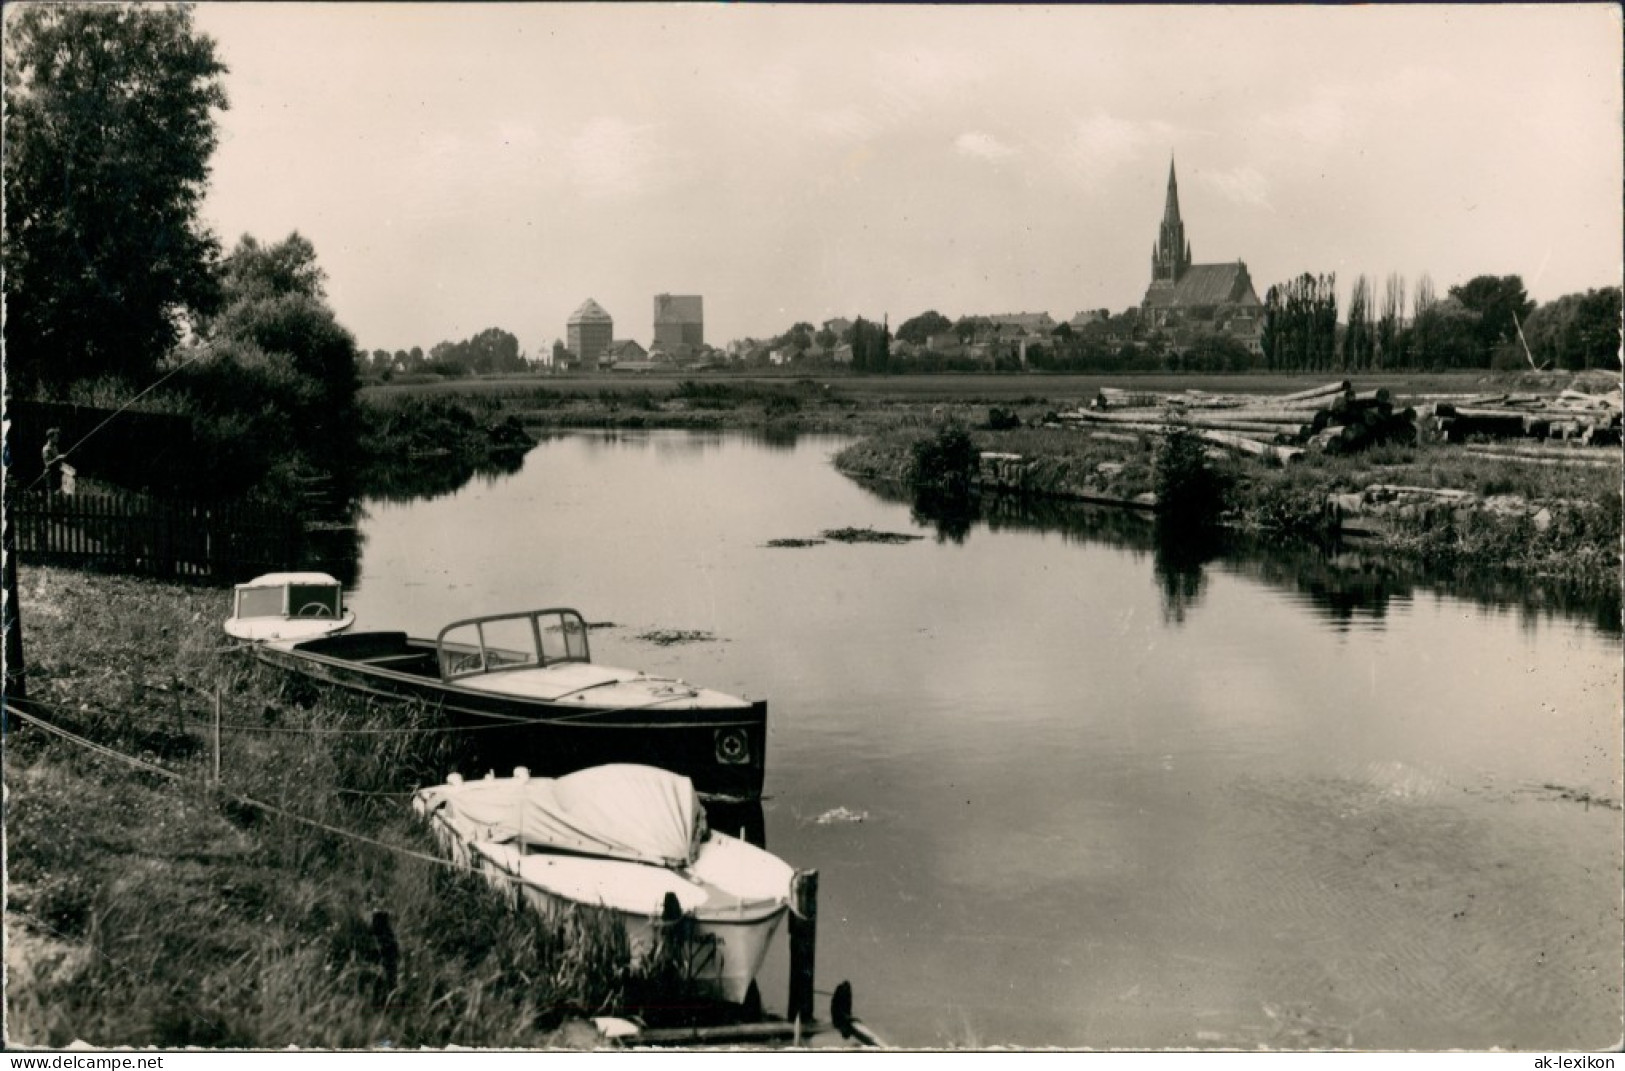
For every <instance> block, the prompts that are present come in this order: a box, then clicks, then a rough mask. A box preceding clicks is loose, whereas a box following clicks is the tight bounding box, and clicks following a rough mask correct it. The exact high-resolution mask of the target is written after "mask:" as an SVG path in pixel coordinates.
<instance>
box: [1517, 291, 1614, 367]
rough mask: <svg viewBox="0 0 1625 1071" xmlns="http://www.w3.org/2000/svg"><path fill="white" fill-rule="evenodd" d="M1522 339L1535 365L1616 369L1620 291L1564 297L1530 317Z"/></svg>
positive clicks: (1542, 307)
mask: <svg viewBox="0 0 1625 1071" xmlns="http://www.w3.org/2000/svg"><path fill="white" fill-rule="evenodd" d="M1523 332H1524V337H1525V339H1526V340H1527V341H1528V343H1529V350H1530V353H1531V354H1533V356H1534V358H1535V362H1536V363H1537V364H1548V365H1550V366H1551V367H1554V368H1564V369H1569V370H1571V371H1578V370H1580V369H1583V368H1617V367H1618V366H1619V360H1620V288H1619V287H1617V286H1611V287H1606V288H1604V289H1601V290H1588V291H1586V292H1585V293H1584V294H1565V295H1564V296H1562V297H1560V298H1558V299H1557V300H1556V301H1549V302H1547V303H1546V304H1544V305H1542V306H1540V307H1539V308H1537V309H1535V311H1534V312H1532V313H1530V314H1529V319H1528V320H1527V321H1526V322H1525V323H1524V325H1523Z"/></svg>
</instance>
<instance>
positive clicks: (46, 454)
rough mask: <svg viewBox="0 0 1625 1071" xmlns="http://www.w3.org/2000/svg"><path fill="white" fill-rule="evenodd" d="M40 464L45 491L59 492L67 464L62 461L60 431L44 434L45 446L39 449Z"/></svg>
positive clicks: (55, 429) (52, 429)
mask: <svg viewBox="0 0 1625 1071" xmlns="http://www.w3.org/2000/svg"><path fill="white" fill-rule="evenodd" d="M40 464H41V465H42V466H43V467H44V469H45V490H47V491H49V492H51V493H52V494H55V493H56V492H58V491H61V490H62V489H63V488H62V477H63V469H64V468H65V467H66V465H67V462H65V461H63V460H62V429H61V428H51V429H49V430H48V431H46V433H45V445H44V446H42V447H40Z"/></svg>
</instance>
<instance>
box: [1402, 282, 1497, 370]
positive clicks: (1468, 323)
mask: <svg viewBox="0 0 1625 1071" xmlns="http://www.w3.org/2000/svg"><path fill="white" fill-rule="evenodd" d="M1479 319H1480V317H1479V314H1478V313H1476V312H1474V311H1473V310H1472V309H1469V308H1467V307H1466V306H1465V305H1463V304H1462V303H1461V302H1460V301H1458V300H1456V299H1455V298H1445V299H1444V300H1443V301H1435V302H1433V303H1432V304H1431V305H1428V306H1426V307H1425V308H1424V309H1423V311H1422V312H1421V314H1420V315H1418V316H1417V317H1416V322H1415V323H1413V324H1412V325H1411V331H1410V347H1411V352H1412V354H1413V355H1414V359H1415V361H1416V363H1418V364H1420V365H1422V366H1424V367H1428V368H1474V367H1479V360H1480V357H1481V353H1480V349H1479V331H1480V328H1479Z"/></svg>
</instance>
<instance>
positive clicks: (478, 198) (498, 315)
mask: <svg viewBox="0 0 1625 1071" xmlns="http://www.w3.org/2000/svg"><path fill="white" fill-rule="evenodd" d="M196 24H197V28H198V29H199V30H201V31H202V32H204V33H206V34H208V35H209V36H211V37H213V38H214V39H215V41H216V42H217V46H218V52H219V55H220V57H221V59H222V60H223V61H224V62H225V63H226V65H227V66H228V68H229V73H228V74H227V75H226V76H225V86H226V91H227V94H228V96H229V97H230V102H231V103H230V108H229V109H228V110H227V111H225V112H223V113H221V114H220V115H219V122H220V145H219V148H218V150H217V152H216V154H215V157H214V161H213V173H212V176H211V185H210V191H209V195H208V198H207V201H206V203H205V210H204V214H205V221H206V223H207V224H208V225H209V226H211V227H212V228H213V229H214V230H215V231H216V233H217V234H218V235H219V236H220V237H221V239H222V241H223V242H224V243H225V244H226V246H227V247H228V248H229V247H230V246H231V245H232V244H234V243H235V242H236V240H237V238H238V237H239V236H241V235H242V234H245V233H248V234H253V235H254V236H255V237H256V238H259V239H260V240H261V241H276V240H279V239H281V238H283V237H286V236H287V234H288V233H290V232H292V231H296V230H297V231H298V232H299V233H301V234H303V235H304V236H305V237H306V238H308V239H310V240H311V242H312V243H313V244H314V246H315V248H316V252H317V256H318V259H319V261H320V263H321V265H322V267H323V268H324V270H325V271H326V273H327V278H328V296H329V298H330V300H331V302H332V304H333V306H334V309H335V311H336V313H337V314H338V317H339V320H340V321H341V322H342V323H344V325H345V326H346V327H348V328H349V329H350V330H351V331H352V332H353V333H354V334H355V335H356V338H357V342H358V343H359V344H360V345H361V346H362V347H363V348H365V349H368V350H371V349H378V348H382V349H387V350H391V351H393V350H396V349H410V348H411V347H412V346H422V347H423V348H424V349H425V350H428V349H429V348H430V347H431V346H433V345H434V344H435V343H437V342H440V341H457V340H461V339H465V338H468V337H470V336H472V335H474V334H475V333H477V332H479V331H481V330H483V329H485V328H488V327H500V328H502V329H503V330H506V331H510V332H512V333H513V334H515V335H517V336H518V338H519V341H520V345H521V346H522V347H523V348H524V350H525V351H526V352H527V353H529V354H532V355H536V354H539V353H541V352H544V351H546V350H547V349H548V348H549V347H550V346H551V344H552V342H553V340H554V339H557V338H563V337H564V336H565V330H566V322H567V320H568V318H569V316H570V314H571V313H572V312H573V311H574V310H575V309H576V308H577V307H579V306H580V305H581V304H582V303H583V302H584V301H586V300H587V299H588V298H592V299H594V300H596V301H597V302H598V303H599V304H600V305H602V306H603V307H604V308H605V309H606V310H608V312H609V313H610V314H611V315H612V316H613V317H614V320H615V337H616V338H631V339H635V340H637V341H639V342H641V343H643V344H644V345H648V344H649V342H650V340H651V337H652V335H653V302H654V296H655V295H656V294H659V293H673V294H698V295H701V296H702V297H703V299H704V308H705V338H706V341H707V342H709V343H712V344H714V345H722V344H725V343H726V342H728V341H729V340H731V339H735V338H741V337H745V336H754V337H759V338H760V337H771V336H772V335H776V334H779V333H781V332H783V331H784V330H786V329H787V328H788V327H790V326H791V325H792V324H793V323H795V322H797V321H802V320H805V321H808V322H812V323H814V324H817V323H820V322H822V321H823V320H826V319H831V318H834V317H837V316H844V317H846V318H849V319H850V318H855V317H856V316H859V315H862V316H865V317H867V318H870V319H879V318H881V317H882V316H885V317H889V319H890V322H891V324H892V326H893V327H894V328H895V327H896V326H897V325H899V324H900V323H902V322H903V321H904V320H906V319H908V318H909V317H912V316H915V315H918V314H919V313H921V312H923V311H925V310H927V309H935V310H937V311H939V312H941V313H943V314H945V315H947V316H948V317H949V318H951V319H957V318H958V317H960V316H963V315H970V314H990V313H1001V312H1023V311H1032V312H1038V311H1045V312H1049V313H1050V314H1051V315H1052V316H1054V317H1055V318H1056V319H1058V320H1059V319H1067V318H1070V317H1071V316H1072V315H1073V314H1074V313H1076V312H1078V311H1080V310H1083V309H1095V308H1107V309H1110V310H1112V311H1114V312H1115V311H1121V310H1122V309H1125V308H1127V307H1129V306H1131V305H1136V304H1138V303H1139V301H1140V298H1141V297H1142V295H1143V294H1144V291H1145V286H1146V283H1147V282H1148V281H1149V277H1150V256H1151V247H1152V245H1153V243H1154V241H1155V238H1156V234H1157V225H1158V223H1159V221H1160V219H1161V217H1162V211H1163V202H1164V198H1165V193H1166V188H1167V178H1168V168H1169V163H1170V160H1173V161H1175V166H1176V167H1177V170H1178V179H1179V199H1180V208H1181V213H1182V216H1183V218H1184V221H1185V231H1186V236H1187V237H1188V238H1189V239H1190V242H1191V246H1192V252H1193V254H1194V259H1195V261H1196V262H1197V263H1215V262H1224V261H1234V260H1238V259H1239V260H1242V261H1245V262H1246V264H1247V266H1248V268H1249V270H1250V272H1251V275H1252V278H1253V280H1254V282H1255V285H1256V288H1257V289H1258V291H1259V293H1260V295H1262V294H1263V292H1264V290H1265V289H1266V288H1267V287H1268V286H1269V285H1270V284H1272V283H1275V282H1280V281H1283V280H1285V279H1288V278H1290V277H1293V276H1295V275H1298V274H1301V273H1302V272H1305V271H1309V272H1315V273H1322V272H1336V273H1337V276H1338V280H1339V284H1340V288H1341V289H1342V291H1343V292H1344V294H1345V296H1346V294H1347V290H1348V286H1349V283H1350V282H1351V281H1352V280H1353V279H1354V278H1355V277H1356V276H1358V275H1360V274H1362V273H1363V274H1366V275H1370V276H1372V277H1373V278H1374V279H1381V278H1383V277H1385V276H1387V275H1389V274H1391V273H1399V274H1401V275H1403V276H1404V277H1405V278H1406V279H1407V281H1408V282H1409V284H1410V286H1411V287H1412V288H1413V289H1414V285H1415V280H1416V279H1417V278H1419V277H1420V276H1421V275H1422V274H1423V273H1427V274H1428V275H1429V276H1430V277H1431V279H1432V281H1433V283H1434V285H1435V287H1436V289H1437V290H1438V292H1439V293H1440V294H1443V293H1444V291H1445V290H1446V289H1447V288H1448V287H1449V286H1451V285H1453V284H1456V283H1461V282H1465V281H1466V280H1467V279H1469V278H1471V277H1473V276H1475V275H1481V274H1495V275H1507V274H1518V275H1521V276H1522V278H1523V280H1524V282H1525V285H1526V286H1527V288H1528V291H1529V294H1530V296H1531V297H1532V298H1534V299H1536V300H1537V301H1550V300H1553V299H1555V298H1557V297H1560V296H1562V295H1563V294H1567V293H1572V292H1575V291H1581V290H1585V289H1588V288H1592V287H1600V286H1615V285H1619V283H1620V277H1621V242H1622V235H1625V220H1622V218H1621V213H1622V208H1621V191H1622V189H1625V175H1622V164H1621V159H1622V147H1625V146H1622V133H1621V131H1622V123H1625V115H1622V102H1621V80H1620V67H1621V29H1622V28H1621V14H1620V9H1619V8H1618V7H1617V6H1615V5H1612V4H1580V5H1572V6H1570V5H1532V6H1512V5H1485V6H1475V5H1459V4H1445V5H1438V6H1398V7H1382V6H1360V7H1325V6H1303V7H1281V8H1277V7H1267V8H1260V7H1249V8H1223V7H1205V6H1171V7H1156V6H1131V7H1097V6H1055V7H1043V6H1031V7H1027V6H930V5H894V6H861V7H860V6H841V5H776V4H741V3H735V4H715V3H696V4H682V5H678V4H647V5H640V4H627V5H621V4H568V3H543V4H522V3H510V4H491V5H480V4H449V3H446V4H441V3H418V4H377V3H367V4H347V3H321V4H298V3H275V4H253V3H229V4H228V3H203V4H200V5H199V6H198V8H197V11H196ZM1379 292H1380V287H1379Z"/></svg>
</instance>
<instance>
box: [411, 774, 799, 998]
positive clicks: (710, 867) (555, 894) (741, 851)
mask: <svg viewBox="0 0 1625 1071" xmlns="http://www.w3.org/2000/svg"><path fill="white" fill-rule="evenodd" d="M412 807H413V809H414V810H415V811H417V812H418V813H419V814H421V815H423V816H424V817H425V818H427V819H428V821H429V823H430V827H431V828H432V829H433V831H434V833H435V837H436V839H437V840H439V842H440V843H441V845H442V847H444V848H445V849H446V851H447V852H448V853H449V854H450V855H451V857H452V858H453V859H454V860H455V861H457V862H459V863H462V864H463V865H465V866H469V867H471V868H473V869H475V870H477V871H480V872H482V873H483V874H484V875H485V877H486V879H487V880H488V881H490V882H491V883H492V884H493V885H494V886H497V887H498V888H500V889H504V890H506V891H508V892H509V893H510V894H511V895H515V896H517V898H518V899H520V900H522V901H524V902H525V903H527V904H529V905H530V906H531V907H532V908H534V909H536V910H538V911H541V912H543V913H547V914H553V913H555V912H560V911H564V910H569V909H571V908H573V907H577V906H581V905H585V906H588V907H593V908H601V909H604V910H607V911H609V912H612V913H613V914H615V915H616V916H618V917H619V918H620V920H621V922H622V924H623V925H624V926H625V928H626V933H627V937H628V940H629V942H630V944H631V947H632V950H633V953H634V955H643V954H647V953H648V952H649V951H650V950H651V949H652V948H653V947H654V944H655V938H656V935H657V933H658V932H659V930H660V928H661V927H663V926H668V925H670V924H672V923H674V922H675V921H677V919H679V918H683V917H687V918H690V919H692V923H693V924H692V931H691V934H692V935H691V937H690V947H689V948H688V949H687V950H686V961H687V964H688V973H689V977H690V978H691V979H692V980H693V982H694V983H695V988H696V991H697V993H698V994H699V995H702V996H709V997H712V998H714V999H721V1000H726V1001H730V1002H732V1003H736V1004H737V1003H742V1002H744V1001H745V999H746V995H747V992H748V990H749V989H750V984H751V982H752V980H753V979H754V978H755V977H756V972H757V971H758V970H760V969H761V966H762V960H763V958H764V957H765V956H766V954H767V949H768V945H769V943H770V942H771V941H772V939H773V934H774V933H775V932H776V931H777V930H778V927H779V924H780V922H781V921H782V920H783V919H784V916H785V914H786V912H787V911H788V910H789V907H790V898H791V895H792V884H793V882H794V879H795V871H794V870H793V869H792V868H791V867H790V865H789V864H787V863H785V862H784V861H783V860H782V859H779V858H778V857H777V856H774V855H771V854H769V853H768V852H766V851H763V850H762V849H760V848H757V847H756V846H755V845H752V844H749V843H747V842H745V841H743V840H740V839H738V838H736V837H730V836H728V835H726V834H723V833H718V832H716V831H715V830H711V829H708V828H707V827H706V822H705V811H704V810H703V809H702V808H701V806H700V801H699V798H698V796H696V795H695V792H694V786H693V784H692V782H690V781H689V779H688V778H686V777H682V776H680V775H678V774H673V773H669V772H667V771H665V770H659V769H655V768H654V767H651V766H637V765H632V764H617V765H609V766H595V767H592V768H590V769H586V770H582V771H580V772H578V773H573V774H568V775H566V776H564V777H559V778H542V777H530V776H529V775H528V774H527V773H526V772H525V771H524V770H523V769H518V770H515V771H514V776H512V777H486V778H484V779H483V780H475V781H464V780H462V779H460V778H458V777H456V776H455V775H453V777H452V778H451V779H450V780H449V781H448V782H447V783H446V784H443V785H435V786H433V787H431V788H425V789H421V790H419V791H418V792H417V793H416V794H415V795H414V796H413V799H412ZM674 915H675V916H676V917H675V918H674V917H673V916H674Z"/></svg>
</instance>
